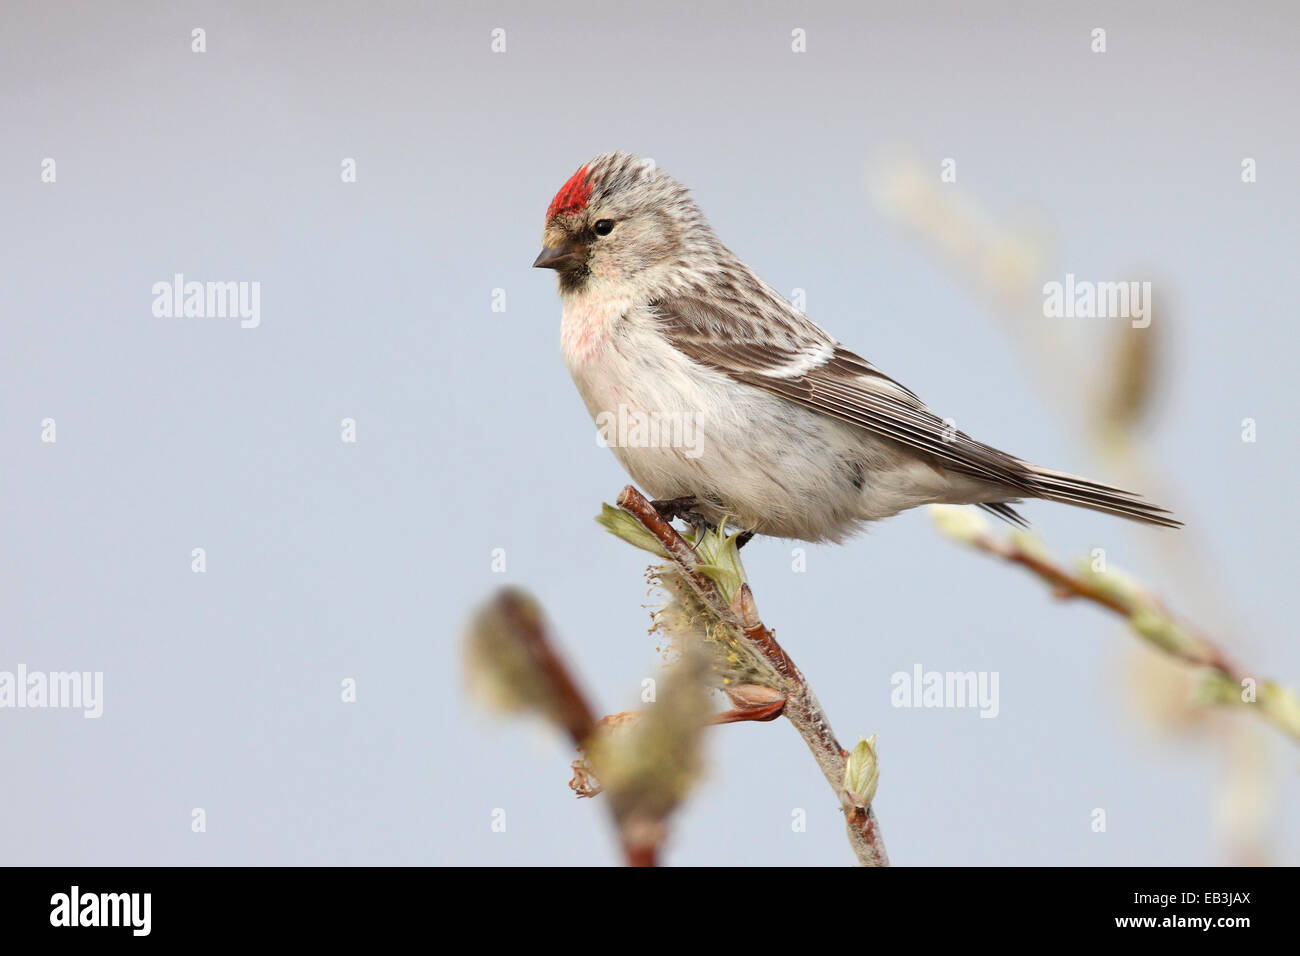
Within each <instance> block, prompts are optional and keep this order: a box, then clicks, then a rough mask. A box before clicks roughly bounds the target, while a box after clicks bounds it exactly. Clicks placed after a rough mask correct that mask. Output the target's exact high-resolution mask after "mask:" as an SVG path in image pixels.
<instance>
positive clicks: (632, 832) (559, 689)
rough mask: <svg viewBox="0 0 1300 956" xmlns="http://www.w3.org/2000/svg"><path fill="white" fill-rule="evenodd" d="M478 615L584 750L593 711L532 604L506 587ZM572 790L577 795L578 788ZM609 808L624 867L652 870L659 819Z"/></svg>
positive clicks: (661, 826) (591, 731)
mask: <svg viewBox="0 0 1300 956" xmlns="http://www.w3.org/2000/svg"><path fill="white" fill-rule="evenodd" d="M484 613H485V614H488V615H490V614H493V613H495V614H496V615H497V616H498V619H499V620H500V621H501V623H502V624H503V625H504V626H505V627H506V628H507V629H508V631H509V633H510V634H511V636H512V637H513V638H514V640H515V642H516V646H517V647H519V648H520V649H522V650H523V652H524V653H525V654H526V655H527V657H528V661H529V663H530V665H531V668H530V669H531V670H532V672H533V674H534V675H535V677H536V679H537V680H538V681H540V682H541V683H543V684H544V685H545V686H546V691H547V697H548V698H549V700H550V702H551V706H550V708H549V712H550V713H551V716H552V718H553V719H554V720H555V721H556V722H557V723H559V724H560V725H561V726H562V727H563V728H564V730H565V731H566V732H567V733H568V735H569V737H570V738H571V739H572V740H573V743H574V746H576V747H577V748H578V749H579V750H580V751H581V750H584V749H585V748H586V747H587V746H588V745H589V744H590V743H591V741H592V739H593V734H594V733H595V730H596V724H597V721H596V717H595V713H594V712H593V711H592V709H591V707H590V705H589V704H588V703H587V699H586V697H585V696H584V695H583V693H582V691H580V690H579V689H578V685H577V682H576V681H575V680H574V679H573V677H572V675H571V674H570V673H569V669H568V667H567V665H566V664H565V663H564V660H563V659H562V658H561V657H560V655H559V654H558V653H557V652H556V651H555V647H554V642H553V641H552V640H551V638H550V635H549V634H548V633H547V631H546V627H545V624H544V623H543V621H542V617H541V614H540V613H539V611H538V609H537V607H536V605H535V604H534V603H533V602H532V601H531V600H530V599H529V598H527V597H526V596H524V595H523V594H522V593H520V592H518V591H514V590H511V589H506V590H503V591H501V592H500V593H498V594H497V595H496V597H495V598H493V600H492V602H491V603H490V604H489V606H488V607H487V609H486V610H485V612H484ZM574 772H575V776H574V780H575V781H577V782H579V783H584V784H585V779H580V778H582V777H583V774H582V773H580V772H579V767H578V765H577V764H576V763H575V767H574ZM570 785H571V786H573V784H570ZM574 790H575V791H577V792H579V793H580V794H581V793H582V789H581V787H579V786H575V787H574ZM592 792H594V791H592ZM587 795H590V793H589V794H587ZM610 808H611V813H612V814H613V816H614V818H615V819H614V822H615V825H616V826H617V828H618V834H619V840H620V843H621V844H622V847H623V855H624V858H625V859H626V861H627V865H628V866H656V865H657V864H658V859H659V847H660V845H661V844H662V842H663V839H664V835H665V832H666V827H665V825H664V821H663V820H662V819H648V818H647V817H646V816H645V815H644V814H643V813H623V812H621V811H620V804H618V803H613V802H611V804H610Z"/></svg>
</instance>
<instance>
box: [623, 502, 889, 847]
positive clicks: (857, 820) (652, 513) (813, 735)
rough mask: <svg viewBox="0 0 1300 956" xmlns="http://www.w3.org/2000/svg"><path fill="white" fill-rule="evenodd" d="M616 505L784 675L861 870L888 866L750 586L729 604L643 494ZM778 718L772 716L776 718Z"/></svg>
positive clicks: (792, 711)
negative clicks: (845, 783) (842, 808)
mask: <svg viewBox="0 0 1300 956" xmlns="http://www.w3.org/2000/svg"><path fill="white" fill-rule="evenodd" d="M618 506H619V507H620V508H622V509H623V510H624V511H626V512H627V513H628V514H630V515H631V516H632V517H633V518H635V519H636V520H637V522H638V523H639V524H640V525H641V526H642V527H643V528H645V530H647V531H648V532H650V533H651V534H652V535H654V537H655V538H656V539H658V541H659V543H660V544H661V545H662V546H663V548H664V550H665V551H666V552H667V554H668V557H669V560H671V561H672V562H673V563H674V564H675V565H677V567H678V569H679V570H680V571H681V573H682V575H683V577H684V578H685V579H686V580H687V581H688V582H689V583H690V585H691V587H692V588H693V589H694V591H695V593H696V594H697V595H698V596H699V598H700V600H701V601H703V602H704V604H705V605H706V606H707V607H708V608H709V610H710V612H711V613H712V614H713V615H714V616H715V617H716V618H717V620H718V621H719V622H721V623H722V624H723V625H725V626H726V627H727V628H728V629H730V630H731V631H732V632H733V634H734V635H735V636H736V637H737V639H740V640H743V641H744V642H746V643H747V644H748V645H749V646H750V647H752V649H753V650H754V651H755V652H756V653H758V654H759V655H760V656H761V657H762V658H763V659H764V660H766V661H767V662H768V663H769V664H770V665H771V666H772V667H773V668H774V669H775V670H776V671H777V673H778V674H780V675H781V677H782V679H783V681H784V682H785V684H786V687H787V689H788V693H787V696H786V701H785V706H784V708H783V710H782V712H783V713H784V714H785V716H786V717H788V718H789V720H790V723H792V724H793V725H794V727H795V730H797V731H798V732H799V736H801V737H802V738H803V740H804V743H806V744H807V745H808V749H809V750H810V751H812V755H813V757H814V758H815V759H816V761H817V766H818V767H819V768H821V771H822V776H824V777H825V778H826V782H827V783H829V784H830V786H831V789H832V790H833V791H834V792H835V796H836V798H837V799H838V800H839V801H840V804H841V806H842V807H844V812H845V823H846V829H847V831H848V836H849V843H850V845H851V846H852V847H853V852H854V853H855V854H856V855H857V858H858V862H859V863H860V864H862V865H863V866H888V865H889V857H888V855H887V854H886V852H885V844H884V840H883V838H882V836H881V833H880V825H879V823H878V821H877V820H876V816H875V813H874V812H873V811H872V809H871V806H870V804H866V805H863V804H862V803H861V802H860V801H859V800H858V799H857V798H856V797H855V795H853V794H851V793H850V792H849V791H848V790H847V789H846V788H845V786H844V776H845V769H846V767H847V764H848V757H849V752H848V751H847V750H845V749H844V748H843V747H841V746H840V744H839V741H838V740H836V739H835V734H834V733H833V732H832V730H831V725H830V720H829V719H828V718H827V717H826V714H825V712H824V711H823V710H822V708H821V705H820V704H819V703H818V702H817V698H816V696H814V694H813V692H812V688H810V687H809V686H808V682H807V680H805V679H804V676H803V674H802V673H801V672H800V671H799V668H798V667H796V666H795V664H794V661H793V660H792V659H791V658H790V655H789V654H787V653H786V652H785V650H784V649H783V648H782V647H781V645H780V644H778V643H777V641H776V638H775V637H774V636H773V635H772V632H771V631H770V630H768V629H767V628H766V627H765V626H764V625H763V622H762V621H761V620H760V619H759V617H758V608H757V606H756V604H755V603H754V595H753V593H752V592H751V591H750V589H749V585H748V584H742V585H741V586H740V590H739V591H738V593H737V596H736V601H735V605H734V606H733V605H732V604H729V603H728V602H727V601H726V600H725V599H724V598H723V596H722V595H721V594H720V593H719V591H718V589H717V587H716V586H715V585H714V583H713V581H711V580H710V579H709V578H708V577H707V576H706V575H705V574H704V573H703V572H702V571H701V570H700V560H699V557H698V556H697V555H696V553H695V551H694V550H693V549H692V548H691V546H690V545H689V544H688V543H687V542H686V540H685V539H684V538H683V537H682V536H681V535H680V534H678V533H677V531H676V529H674V528H673V526H672V525H671V524H669V523H668V522H667V521H666V520H664V518H663V516H662V515H660V514H659V512H657V511H656V510H655V509H654V506H653V505H651V504H650V502H649V501H647V500H646V498H645V496H644V495H642V494H641V493H640V492H639V491H637V490H636V489H635V488H633V487H632V486H631V485H628V486H627V487H625V488H624V489H623V491H622V493H621V494H620V495H619V496H618ZM774 715H775V714H773V716H774Z"/></svg>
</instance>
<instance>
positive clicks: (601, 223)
mask: <svg viewBox="0 0 1300 956" xmlns="http://www.w3.org/2000/svg"><path fill="white" fill-rule="evenodd" d="M591 228H592V231H593V232H595V233H596V235H598V236H608V235H609V234H610V233H611V232H613V231H614V220H613V219H597V220H596V224H595V225H594V226H592V227H591Z"/></svg>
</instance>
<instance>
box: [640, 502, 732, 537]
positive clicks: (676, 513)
mask: <svg viewBox="0 0 1300 956" xmlns="http://www.w3.org/2000/svg"><path fill="white" fill-rule="evenodd" d="M650 505H651V506H652V507H653V508H654V509H655V511H657V512H659V514H660V515H662V516H663V518H664V520H665V521H672V520H673V519H674V518H681V519H682V520H683V521H685V522H686V523H687V524H688V525H690V526H691V527H692V528H694V529H695V537H696V540H699V537H700V535H702V534H703V533H704V532H705V531H717V530H718V529H717V526H716V525H714V524H713V522H712V521H710V520H709V519H708V518H706V517H704V515H703V514H701V513H700V511H699V507H700V499H699V498H697V497H695V496H694V495H687V496H686V497H684V498H663V499H660V500H658V501H652V502H650Z"/></svg>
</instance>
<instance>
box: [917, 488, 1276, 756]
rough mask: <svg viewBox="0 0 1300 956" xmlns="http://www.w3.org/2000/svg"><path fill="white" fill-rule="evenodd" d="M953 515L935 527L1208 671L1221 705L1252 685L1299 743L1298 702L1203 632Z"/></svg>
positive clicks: (1015, 539)
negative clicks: (1216, 683)
mask: <svg viewBox="0 0 1300 956" xmlns="http://www.w3.org/2000/svg"><path fill="white" fill-rule="evenodd" d="M958 510H961V511H964V510H965V509H955V510H953V511H949V510H948V509H940V510H938V514H939V516H940V518H939V522H940V527H941V529H942V530H944V532H945V533H946V534H948V535H949V536H950V537H953V538H956V539H957V540H959V541H962V542H963V543H965V544H968V545H970V546H971V547H973V548H975V549H976V550H978V551H983V552H984V553H985V554H991V555H993V556H994V557H998V558H1001V559H1003V560H1004V561H1008V562H1010V563H1012V564H1018V565H1020V566H1021V567H1022V568H1025V569H1026V570H1028V571H1029V572H1030V573H1032V574H1033V575H1034V576H1035V577H1037V578H1038V579H1039V580H1041V581H1044V582H1046V583H1047V584H1048V585H1050V586H1051V588H1052V593H1053V594H1054V595H1056V597H1058V598H1061V599H1065V600H1069V599H1074V598H1080V599H1083V600H1086V601H1090V602H1092V603H1093V604H1096V605H1098V606H1099V607H1104V608H1106V609H1107V610H1109V611H1111V612H1113V613H1115V614H1117V615H1119V616H1120V617H1122V618H1124V619H1125V620H1126V621H1127V622H1128V623H1129V625H1130V626H1131V627H1132V628H1133V630H1135V631H1136V632H1137V633H1138V634H1140V635H1141V636H1142V637H1143V638H1145V639H1146V640H1147V641H1148V642H1149V643H1151V644H1152V645H1153V646H1155V647H1156V648H1158V649H1159V650H1161V651H1162V652H1163V653H1165V654H1167V655H1169V656H1170V657H1173V658H1174V659H1176V660H1179V661H1182V662H1183V663H1185V664H1189V665H1191V666H1193V667H1202V668H1205V669H1207V670H1208V671H1210V672H1211V674H1213V675H1214V676H1215V677H1216V678H1217V679H1218V680H1219V682H1220V687H1219V689H1218V693H1217V695H1216V696H1217V698H1218V699H1219V700H1221V701H1238V700H1240V701H1242V702H1243V703H1245V702H1246V701H1245V700H1244V699H1242V698H1240V697H1239V696H1237V695H1238V693H1239V692H1240V691H1241V689H1242V687H1243V686H1244V685H1245V684H1246V683H1247V682H1248V681H1250V682H1254V683H1255V684H1257V688H1256V697H1254V698H1252V699H1250V701H1249V703H1251V704H1257V705H1258V706H1255V707H1254V708H1253V709H1255V710H1257V711H1258V712H1259V713H1260V714H1261V715H1262V716H1263V717H1264V718H1265V719H1266V720H1267V721H1269V723H1271V724H1273V725H1274V726H1275V727H1277V728H1278V729H1279V730H1281V731H1282V732H1283V733H1284V734H1287V735H1288V736H1290V737H1292V738H1293V739H1295V740H1297V741H1300V700H1297V699H1296V697H1295V696H1294V695H1292V694H1291V693H1289V692H1288V691H1287V690H1285V689H1284V688H1283V687H1281V686H1280V685H1278V684H1276V683H1273V682H1272V681H1256V680H1255V678H1253V677H1252V676H1251V675H1250V674H1248V673H1247V672H1246V671H1245V670H1243V669H1242V668H1241V667H1239V666H1238V665H1236V664H1235V663H1233V661H1232V660H1231V659H1230V658H1229V657H1228V655H1227V654H1225V653H1224V652H1223V651H1222V650H1221V649H1220V648H1219V647H1218V645H1217V644H1216V643H1215V642H1214V641H1212V640H1211V639H1210V638H1209V637H1208V636H1206V635H1205V634H1204V633H1202V632H1200V631H1198V630H1196V629H1194V628H1193V627H1191V626H1190V625H1188V624H1186V623H1184V622H1182V621H1180V620H1178V619H1176V618H1175V617H1174V616H1173V615H1172V614H1171V613H1170V612H1169V611H1168V610H1167V609H1166V607H1165V605H1164V603H1163V602H1162V601H1160V600H1159V599H1158V598H1156V597H1155V596H1154V595H1152V594H1151V593H1149V592H1148V591H1147V590H1146V589H1145V588H1142V587H1141V586H1139V585H1138V584H1137V583H1136V582H1135V581H1131V580H1129V579H1128V578H1126V577H1125V576H1123V575H1120V574H1118V573H1117V572H1113V571H1111V572H1093V573H1084V572H1072V571H1070V570H1068V569H1067V568H1065V567H1063V566H1061V565H1060V564H1059V563H1057V562H1056V561H1055V560H1054V559H1053V558H1052V557H1051V556H1050V555H1048V554H1046V553H1044V552H1043V551H1042V550H1041V548H1037V547H1027V546H1026V544H1025V541H1024V537H1023V535H1013V536H1011V537H1010V538H1008V539H1002V538H999V537H997V536H996V535H994V534H992V533H991V532H989V531H987V530H985V529H984V528H983V527H982V523H981V525H979V526H977V525H974V524H970V523H968V522H966V521H964V520H963V519H961V518H958V517H957V516H956V513H957V511H958Z"/></svg>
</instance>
